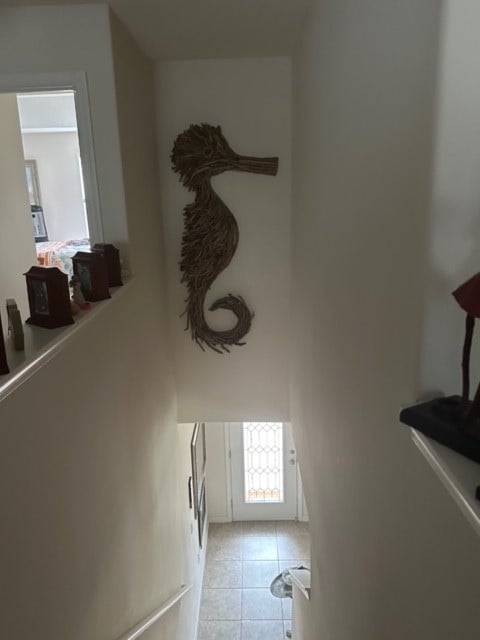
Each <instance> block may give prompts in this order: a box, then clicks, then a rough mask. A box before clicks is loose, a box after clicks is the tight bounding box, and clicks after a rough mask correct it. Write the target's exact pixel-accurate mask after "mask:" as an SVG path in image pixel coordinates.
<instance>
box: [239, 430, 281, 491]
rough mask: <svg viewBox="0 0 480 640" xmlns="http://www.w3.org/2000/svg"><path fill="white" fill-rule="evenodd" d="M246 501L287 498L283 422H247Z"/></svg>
mask: <svg viewBox="0 0 480 640" xmlns="http://www.w3.org/2000/svg"><path fill="white" fill-rule="evenodd" d="M243 459H244V467H245V468H244V474H245V502H247V503H248V502H250V503H252V502H253V503H259V502H283V501H284V496H283V424H282V423H281V422H244V423H243Z"/></svg>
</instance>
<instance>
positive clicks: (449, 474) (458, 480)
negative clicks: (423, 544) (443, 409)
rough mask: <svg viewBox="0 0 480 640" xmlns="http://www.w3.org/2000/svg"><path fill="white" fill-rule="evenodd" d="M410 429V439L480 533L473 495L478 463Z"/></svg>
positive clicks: (479, 471) (479, 472) (479, 470)
mask: <svg viewBox="0 0 480 640" xmlns="http://www.w3.org/2000/svg"><path fill="white" fill-rule="evenodd" d="M410 431H411V435H412V439H413V442H414V443H415V444H416V446H417V447H418V449H419V450H420V452H421V453H422V454H423V455H424V456H425V458H426V460H427V461H428V463H429V465H430V466H431V467H432V469H433V470H434V471H435V473H436V474H437V476H438V477H439V478H440V480H441V481H442V483H443V484H444V485H445V487H446V489H447V490H448V492H449V493H450V495H451V496H452V498H453V499H454V500H455V502H456V503H457V505H458V506H459V508H460V509H461V511H462V513H463V514H464V515H465V517H466V518H467V520H468V522H469V523H470V524H471V525H472V526H473V528H474V529H475V531H476V532H477V533H478V534H479V535H480V501H479V500H477V499H476V498H475V491H476V488H477V487H478V486H479V485H480V464H478V463H477V462H474V461H473V460H470V459H469V458H466V457H465V456H462V455H460V454H459V453H457V452H456V451H453V450H452V449H449V448H448V447H445V446H444V445H443V444H440V443H439V442H436V441H435V440H432V439H431V438H428V437H427V436H426V435H424V434H423V433H420V432H419V431H416V430H415V429H410Z"/></svg>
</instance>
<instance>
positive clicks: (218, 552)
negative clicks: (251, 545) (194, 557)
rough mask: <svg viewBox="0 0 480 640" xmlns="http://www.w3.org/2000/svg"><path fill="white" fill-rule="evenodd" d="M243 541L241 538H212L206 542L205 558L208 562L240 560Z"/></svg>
mask: <svg viewBox="0 0 480 640" xmlns="http://www.w3.org/2000/svg"><path fill="white" fill-rule="evenodd" d="M242 553H243V539H242V538H241V537H234V538H230V537H225V538H221V537H220V538H213V539H211V540H209V541H208V546H207V558H208V560H210V561H213V560H217V561H220V560H222V561H224V560H242Z"/></svg>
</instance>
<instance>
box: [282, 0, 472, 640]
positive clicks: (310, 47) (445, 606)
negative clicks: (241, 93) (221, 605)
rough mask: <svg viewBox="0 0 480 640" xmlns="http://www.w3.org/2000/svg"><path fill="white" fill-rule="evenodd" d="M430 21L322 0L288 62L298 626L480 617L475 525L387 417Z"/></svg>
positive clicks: (458, 624) (426, 152)
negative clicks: (302, 500)
mask: <svg viewBox="0 0 480 640" xmlns="http://www.w3.org/2000/svg"><path fill="white" fill-rule="evenodd" d="M450 4H456V3H450ZM460 4H463V3H460ZM465 22H466V23H468V30H469V33H471V36H470V35H469V36H468V37H469V38H470V37H471V40H470V45H472V44H473V41H474V35H473V33H474V25H475V24H476V19H475V18H474V16H473V15H470V16H469V17H468V18H467V17H465ZM440 24H441V3H438V2H436V1H434V0H427V1H425V2H422V3H416V4H415V8H414V9H413V7H412V5H411V3H398V2H393V1H388V2H385V1H384V0H381V1H380V0H367V1H366V2H362V3H358V2H354V1H353V0H322V1H318V2H315V3H314V4H313V6H312V12H311V14H310V16H309V19H308V21H307V23H306V27H305V32H304V34H303V37H302V41H301V43H300V45H299V49H298V52H297V55H296V58H295V62H294V73H293V77H294V96H295V102H294V167H295V173H294V215H293V236H294V237H293V243H294V244H293V247H294V248H293V255H294V260H293V265H294V286H293V291H294V300H293V309H295V316H294V330H293V333H294V336H295V342H294V349H293V373H292V422H293V425H294V429H295V438H296V442H297V448H298V451H299V456H300V463H301V465H302V475H303V480H304V485H305V493H306V498H307V506H308V511H309V515H310V520H311V523H312V527H311V528H312V531H313V541H312V561H313V586H312V592H311V593H312V599H311V601H310V602H307V601H306V600H304V599H300V603H301V607H302V613H303V621H302V625H301V627H300V626H298V627H297V628H294V629H293V632H294V635H295V637H296V638H297V639H298V640H313V639H314V638H319V637H322V638H324V639H325V640H350V639H351V638H355V639H356V640H373V639H375V640H384V638H389V639H390V640H397V639H398V640H400V639H404V638H409V639H411V640H424V639H425V638H435V640H451V638H456V639H459V640H460V639H461V640H471V639H472V638H474V637H477V636H478V635H479V633H480V622H479V618H478V597H477V594H478V592H479V589H480V570H479V569H480V564H479V563H480V560H479V544H480V541H479V539H478V536H477V534H476V533H475V532H474V530H473V529H472V528H471V527H470V525H469V523H468V522H467V521H466V520H465V519H464V517H463V515H462V513H461V512H460V510H459V509H458V508H457V506H456V504H454V502H453V501H452V500H451V497H450V496H449V494H448V493H447V492H446V491H445V489H444V488H443V486H442V485H440V483H439V482H438V479H437V477H436V476H435V475H434V473H433V472H432V471H431V469H430V467H429V466H428V464H427V463H426V461H425V460H424V458H423V457H422V456H421V455H420V454H419V452H418V451H417V450H416V448H415V446H414V445H413V443H412V442H411V439H410V436H409V432H408V429H407V428H406V427H405V426H402V425H400V423H399V421H398V413H399V409H400V407H401V406H402V405H405V404H408V403H411V402H412V401H414V399H415V397H416V394H417V386H416V381H417V373H418V364H419V360H420V357H419V351H420V348H419V346H420V336H421V323H422V312H423V301H424V288H423V284H424V276H425V263H426V255H427V252H426V246H427V227H428V221H429V208H430V198H431V174H432V158H433V137H434V124H435V120H436V117H435V78H436V75H437V64H438V58H437V46H438V37H439V30H440ZM470 30H471V32H470ZM474 59H475V60H476V59H478V56H472V57H471V63H470V64H472V65H473V64H474ZM458 73H459V70H458V69H457V74H458ZM472 79H473V73H472V75H471V76H470V81H473V80H472ZM465 82H466V83H467V82H468V79H466V80H465ZM474 91H475V92H476V89H473V88H471V89H469V92H474ZM464 108H466V107H464ZM473 111H476V112H477V113H478V109H477V108H476V106H475V107H474V108H473V109H472V114H473ZM455 115H456V118H458V122H460V121H461V120H462V119H463V115H462V112H461V111H460V112H459V113H456V114H455ZM458 143H459V144H460V145H461V144H462V143H461V142H460V141H456V142H455V147H456V145H457V144H458ZM464 144H466V141H465V140H464ZM469 144H470V143H469ZM472 146H474V143H472ZM449 150H450V152H451V153H452V155H454V154H455V149H454V147H450V149H449ZM477 182H478V181H477ZM451 223H452V225H453V218H452V219H451ZM464 238H465V240H466V236H464ZM468 246H470V241H469V244H468ZM468 246H467V247H465V249H467V251H465V253H468ZM458 259H459V261H460V260H461V257H460V255H459V256H458ZM442 265H443V261H442ZM443 268H445V267H443ZM438 322H440V323H441V322H443V320H442V319H441V318H438ZM459 337H460V336H459Z"/></svg>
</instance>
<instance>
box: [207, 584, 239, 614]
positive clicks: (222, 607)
mask: <svg viewBox="0 0 480 640" xmlns="http://www.w3.org/2000/svg"><path fill="white" fill-rule="evenodd" d="M241 614H242V590H241V589H203V592H202V604H201V606H200V620H241V618H242V615H241Z"/></svg>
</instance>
